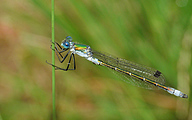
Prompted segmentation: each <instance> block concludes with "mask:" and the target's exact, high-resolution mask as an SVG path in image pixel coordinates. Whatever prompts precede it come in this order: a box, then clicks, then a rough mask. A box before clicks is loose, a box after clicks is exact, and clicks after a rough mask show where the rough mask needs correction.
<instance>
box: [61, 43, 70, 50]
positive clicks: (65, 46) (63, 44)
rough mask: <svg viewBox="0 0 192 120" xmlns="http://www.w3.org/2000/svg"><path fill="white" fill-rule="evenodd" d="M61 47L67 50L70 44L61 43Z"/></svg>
mask: <svg viewBox="0 0 192 120" xmlns="http://www.w3.org/2000/svg"><path fill="white" fill-rule="evenodd" d="M61 46H63V47H64V48H66V49H67V48H69V47H70V44H69V42H63V43H61Z"/></svg>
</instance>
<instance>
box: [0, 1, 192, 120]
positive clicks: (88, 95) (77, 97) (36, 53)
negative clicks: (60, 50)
mask: <svg viewBox="0 0 192 120" xmlns="http://www.w3.org/2000/svg"><path fill="white" fill-rule="evenodd" d="M191 8H192V1H190V0H165V1H164V0H103V1H99V0H56V1H55V38H56V41H57V42H59V43H60V42H61V41H62V40H63V39H64V38H65V37H66V36H68V35H70V36H72V38H73V41H76V42H78V43H82V44H86V45H89V46H91V48H92V49H94V50H97V51H102V52H106V53H110V54H112V55H114V56H117V57H120V58H124V59H127V60H130V61H133V62H136V63H140V64H144V65H147V66H150V67H153V68H155V69H158V70H159V71H161V72H162V73H163V74H164V76H165V78H166V85H168V86H171V87H174V88H177V89H179V90H181V91H182V92H184V93H186V94H188V95H189V98H188V99H183V98H179V97H175V96H174V95H171V94H169V93H167V92H165V91H163V90H147V89H142V88H138V87H135V86H132V85H129V84H127V83H125V82H123V81H122V80H120V79H119V78H118V77H116V76H115V75H114V74H113V73H112V72H110V71H109V70H108V69H107V68H105V67H101V66H97V65H94V64H92V63H91V62H89V61H87V60H86V59H84V58H81V57H79V56H76V64H77V69H76V70H75V71H67V72H64V71H56V110H57V111H56V112H57V113H56V114H57V119H58V120H90V119H92V120H137V119H141V120H156V119H157V120H192V99H191V97H190V96H191V94H192V92H191V87H192V82H191V80H192V58H191V55H192V17H191V16H192V10H191ZM50 40H51V1H46V0H20V1H7V0H1V4H0V53H1V57H0V120H21V118H22V120H51V117H52V94H51V93H52V92H51V66H50V65H48V64H46V62H45V61H46V60H48V61H49V62H51V49H50V45H51V43H50ZM56 64H57V65H59V66H61V67H63V66H64V64H59V62H58V60H57V59H56Z"/></svg>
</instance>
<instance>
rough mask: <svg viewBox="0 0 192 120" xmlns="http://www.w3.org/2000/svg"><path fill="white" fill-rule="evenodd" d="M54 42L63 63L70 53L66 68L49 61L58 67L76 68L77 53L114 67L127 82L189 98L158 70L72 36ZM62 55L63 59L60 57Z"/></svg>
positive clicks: (56, 51)
mask: <svg viewBox="0 0 192 120" xmlns="http://www.w3.org/2000/svg"><path fill="white" fill-rule="evenodd" d="M54 44H55V49H54V50H55V53H56V55H57V57H58V59H59V61H60V62H61V63H63V62H64V61H65V60H66V58H67V56H68V55H70V57H69V61H68V65H67V67H66V68H65V69H64V68H61V67H58V66H55V65H52V64H50V63H48V62H47V63H48V64H50V65H52V66H54V67H55V68H56V69H59V70H64V71H67V70H75V69H76V65H75V56H74V54H77V55H79V56H81V57H84V58H86V59H87V60H89V61H91V62H93V63H94V64H96V65H100V66H106V67H108V68H109V69H112V70H113V71H114V72H116V73H119V74H120V75H121V76H122V77H124V81H125V82H128V83H131V84H133V85H136V86H138V87H143V88H147V89H155V88H160V89H163V90H165V91H167V92H168V93H170V94H173V95H175V96H179V97H182V98H188V96H187V95H186V94H184V93H182V92H181V91H179V90H176V89H174V88H172V87H167V86H165V85H164V83H165V79H164V77H163V75H162V73H161V72H160V71H158V70H155V69H153V68H150V67H146V66H144V65H139V64H137V63H133V62H130V61H128V60H124V59H121V58H117V57H113V56H111V55H108V54H103V53H100V52H97V51H93V50H92V49H91V47H90V46H88V45H83V44H78V43H75V42H72V37H70V36H67V37H66V39H65V40H64V41H62V43H61V45H60V44H58V43H57V42H55V43H54ZM63 52H67V53H66V55H65V56H63V55H62V54H61V53H63ZM60 57H61V58H62V59H60ZM71 61H73V68H72V69H71V68H69V66H70V64H71Z"/></svg>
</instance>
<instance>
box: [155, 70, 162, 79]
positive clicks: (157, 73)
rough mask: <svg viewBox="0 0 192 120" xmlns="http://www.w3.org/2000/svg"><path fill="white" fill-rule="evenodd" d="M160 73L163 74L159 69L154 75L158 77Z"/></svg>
mask: <svg viewBox="0 0 192 120" xmlns="http://www.w3.org/2000/svg"><path fill="white" fill-rule="evenodd" d="M160 75H161V72H159V71H158V70H157V71H156V72H155V74H154V76H155V77H157V78H158V77H159V76H160Z"/></svg>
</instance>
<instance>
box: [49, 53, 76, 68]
mask: <svg viewBox="0 0 192 120" xmlns="http://www.w3.org/2000/svg"><path fill="white" fill-rule="evenodd" d="M72 57H73V61H74V68H73V69H69V65H70V63H71V58H72ZM46 63H47V64H49V65H52V66H54V67H55V69H56V70H63V71H67V70H75V69H76V65H75V56H74V54H73V53H71V56H70V58H69V62H68V64H67V68H66V69H64V68H61V67H58V66H55V65H53V64H51V63H49V62H47V61H46Z"/></svg>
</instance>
